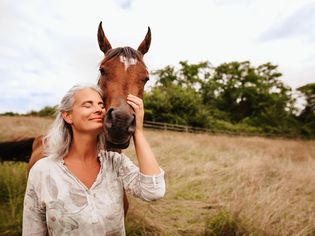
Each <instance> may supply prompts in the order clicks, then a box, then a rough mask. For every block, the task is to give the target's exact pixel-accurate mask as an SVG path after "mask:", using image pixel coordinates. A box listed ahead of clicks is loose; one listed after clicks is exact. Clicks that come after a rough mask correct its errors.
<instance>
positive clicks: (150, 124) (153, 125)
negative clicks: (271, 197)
mask: <svg viewBox="0 0 315 236" xmlns="http://www.w3.org/2000/svg"><path fill="white" fill-rule="evenodd" d="M143 126H144V127H145V128H150V129H159V130H169V131H177V132H187V133H208V134H226V135H237V136H260V137H275V138H276V137H283V138H302V139H303V137H298V136H293V135H288V134H287V135H284V134H264V133H250V132H240V131H228V130H216V129H207V128H200V127H193V126H186V125H177V124H170V123H163V122H155V121H144V124H143Z"/></svg>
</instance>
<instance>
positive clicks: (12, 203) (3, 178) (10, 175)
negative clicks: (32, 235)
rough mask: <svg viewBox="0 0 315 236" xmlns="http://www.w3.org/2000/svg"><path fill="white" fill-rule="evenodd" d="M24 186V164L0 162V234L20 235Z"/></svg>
mask: <svg viewBox="0 0 315 236" xmlns="http://www.w3.org/2000/svg"><path fill="white" fill-rule="evenodd" d="M25 188H26V164H25V163H12V162H4V163H1V164H0V201H1V207H0V235H3V236H5V235H20V234H21V227H22V211H23V210H22V209H23V200H24V192H25Z"/></svg>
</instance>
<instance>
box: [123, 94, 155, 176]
mask: <svg viewBox="0 0 315 236" xmlns="http://www.w3.org/2000/svg"><path fill="white" fill-rule="evenodd" d="M127 102H128V104H129V105H130V106H132V108H133V109H134V111H135V113H136V130H135V133H134V136H133V137H134V143H135V149H136V154H137V158H138V162H139V168H140V172H141V173H142V174H144V175H157V174H159V173H160V167H159V164H158V163H157V161H156V159H155V156H154V154H153V151H152V149H151V147H150V145H149V143H148V142H147V140H146V138H145V137H144V133H143V117H144V107H143V102H142V99H140V98H138V97H136V96H134V95H131V94H130V95H128V97H127Z"/></svg>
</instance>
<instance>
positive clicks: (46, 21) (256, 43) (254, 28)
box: [0, 0, 315, 112]
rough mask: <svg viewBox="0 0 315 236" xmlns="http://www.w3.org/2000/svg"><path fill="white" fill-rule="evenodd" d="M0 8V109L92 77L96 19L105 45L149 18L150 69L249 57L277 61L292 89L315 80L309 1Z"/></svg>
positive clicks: (127, 37)
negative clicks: (106, 39)
mask: <svg viewBox="0 0 315 236" xmlns="http://www.w3.org/2000/svg"><path fill="white" fill-rule="evenodd" d="M0 15H1V17H0V29H1V30H0V112H6V111H15V112H27V111H30V110H38V109H40V108H43V107H44V106H46V105H56V104H57V103H59V101H60V99H61V97H62V96H63V94H64V93H65V92H66V91H67V90H68V89H69V88H70V87H71V86H72V85H74V84H78V83H79V84H80V83H81V84H82V83H94V84H95V83H96V81H97V78H98V63H99V62H100V60H101V59H102V52H101V51H100V50H99V48H98V44H97V39H96V34H97V27H98V24H99V22H100V21H103V28H104V31H105V34H106V35H107V37H108V39H109V41H110V42H111V45H112V46H113V47H118V46H131V47H134V48H137V47H138V45H139V44H140V42H141V41H142V40H143V38H144V36H145V34H146V31H147V27H148V26H150V27H151V30H152V43H151V48H150V51H149V52H148V54H146V55H145V61H146V64H147V66H148V68H149V70H155V69H158V68H162V67H164V66H166V65H174V66H177V65H178V62H179V61H181V60H188V62H189V63H198V62H200V61H205V60H207V61H210V62H211V63H212V64H213V65H214V66H217V65H219V64H220V63H223V62H230V61H234V60H236V61H243V60H249V61H251V63H252V64H253V65H255V66H257V65H260V64H262V63H265V62H272V63H274V64H276V65H279V71H280V72H282V73H283V76H282V78H281V79H282V80H283V81H284V82H285V84H287V85H289V86H291V87H292V88H296V87H298V86H301V85H304V84H306V83H310V82H315V1H314V0H312V1H311V0H193V1H191V0H173V1H171V0H159V1H153V0H94V1H79V0H67V1H65V0H27V1H25V0H2V1H1V2H0ZM148 86H150V84H149V85H148Z"/></svg>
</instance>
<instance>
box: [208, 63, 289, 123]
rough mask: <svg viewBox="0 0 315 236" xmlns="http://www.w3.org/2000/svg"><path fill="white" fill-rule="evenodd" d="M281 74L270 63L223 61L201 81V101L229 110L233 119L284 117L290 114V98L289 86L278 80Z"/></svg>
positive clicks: (237, 120) (266, 121) (255, 120)
mask: <svg viewBox="0 0 315 236" xmlns="http://www.w3.org/2000/svg"><path fill="white" fill-rule="evenodd" d="M280 76H281V73H279V72H278V71H277V66H275V65H272V64H271V63H266V64H263V65H260V66H258V67H257V68H255V67H253V66H251V64H250V62H249V61H244V62H230V63H223V64H221V65H219V66H218V67H217V68H216V69H215V71H214V74H213V76H212V77H211V78H210V79H209V80H208V81H207V82H206V83H204V84H203V86H202V96H203V101H204V103H206V104H209V105H210V106H212V107H213V106H215V107H217V108H218V109H219V110H221V111H223V112H226V113H228V114H229V117H230V119H231V121H232V122H235V123H237V122H241V121H242V120H244V119H245V118H248V117H250V118H255V119H251V121H252V122H253V121H254V123H255V124H256V125H259V122H262V121H263V123H264V124H268V123H269V122H268V117H270V118H271V117H272V119H275V118H276V117H277V119H275V120H279V118H280V117H281V119H280V120H283V119H282V118H283V117H287V116H288V115H290V114H291V113H290V112H291V110H292V109H293V100H292V97H291V88H289V87H288V86H285V85H284V84H283V82H282V81H280V80H279V77H280ZM246 120H247V121H248V120H249V119H246ZM275 120H274V121H275ZM270 125H271V124H270ZM273 125H274V124H273ZM278 125H279V122H278Z"/></svg>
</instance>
